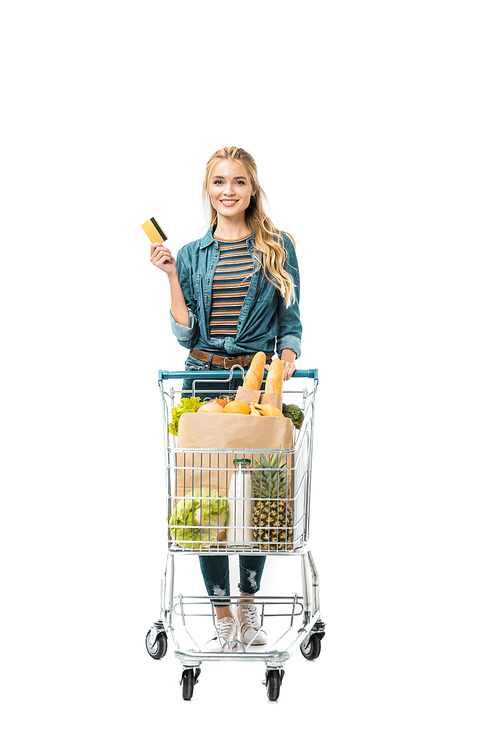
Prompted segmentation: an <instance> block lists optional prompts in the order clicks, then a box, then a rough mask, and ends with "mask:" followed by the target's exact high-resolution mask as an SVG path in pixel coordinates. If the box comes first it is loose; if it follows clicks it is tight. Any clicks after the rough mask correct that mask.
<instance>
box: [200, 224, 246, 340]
mask: <svg viewBox="0 0 500 749" xmlns="http://www.w3.org/2000/svg"><path fill="white" fill-rule="evenodd" d="M249 236H250V234H249V235H247V236H246V237H241V239H232V240H229V241H228V240H225V239H219V238H218V237H216V236H215V235H214V239H216V240H217V242H218V245H219V253H220V255H219V262H218V263H217V268H216V269H215V274H214V280H213V285H212V308H211V310H210V336H211V338H225V337H226V336H231V337H233V338H234V337H235V336H236V327H237V325H238V317H239V314H240V312H241V307H242V304H243V302H244V300H245V295H246V293H247V291H248V287H249V286H250V279H251V277H252V273H253V260H252V256H251V254H250V252H249V250H248V247H247V239H248V237H249Z"/></svg>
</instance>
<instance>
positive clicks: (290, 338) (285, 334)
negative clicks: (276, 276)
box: [277, 234, 302, 358]
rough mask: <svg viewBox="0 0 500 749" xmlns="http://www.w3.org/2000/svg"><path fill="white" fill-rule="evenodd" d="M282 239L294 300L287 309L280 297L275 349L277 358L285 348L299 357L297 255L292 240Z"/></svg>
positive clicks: (300, 324)
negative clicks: (293, 286) (292, 283)
mask: <svg viewBox="0 0 500 749" xmlns="http://www.w3.org/2000/svg"><path fill="white" fill-rule="evenodd" d="M282 236H283V238H284V243H285V249H286V251H287V255H288V258H287V261H286V263H285V270H286V271H287V272H288V273H289V274H290V275H291V277H292V280H293V282H294V284H295V298H294V300H293V301H292V302H291V304H290V306H289V307H287V306H286V303H285V300H284V299H283V297H282V296H281V295H280V301H279V310H278V313H279V315H278V336H277V349H278V356H281V352H282V351H283V349H285V348H289V349H291V350H292V351H294V352H295V355H296V357H297V358H298V357H299V356H300V353H301V350H302V347H301V339H302V323H301V321H300V311H299V303H300V276H299V265H298V262H297V254H296V252H295V247H294V244H293V242H292V240H291V239H290V238H289V237H288V235H287V234H283V235H282Z"/></svg>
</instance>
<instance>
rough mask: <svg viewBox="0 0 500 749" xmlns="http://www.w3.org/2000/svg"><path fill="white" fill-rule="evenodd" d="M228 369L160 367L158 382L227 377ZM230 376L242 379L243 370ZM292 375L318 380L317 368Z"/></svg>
mask: <svg viewBox="0 0 500 749" xmlns="http://www.w3.org/2000/svg"><path fill="white" fill-rule="evenodd" d="M229 372H230V370H229V369H208V370H201V371H198V372H193V371H191V372H171V371H169V370H166V369H160V371H159V372H158V382H162V380H184V379H193V380H210V379H213V377H214V375H225V376H226V377H229ZM231 376H232V377H241V378H242V379H243V372H242V371H241V370H240V369H239V368H238V369H236V368H235V369H234V370H233V372H232V375H231ZM266 377H267V370H265V371H264V379H265V378H266ZM292 377H296V378H310V379H314V380H316V381H317V380H318V370H317V369H296V370H295V372H294V373H293V375H292Z"/></svg>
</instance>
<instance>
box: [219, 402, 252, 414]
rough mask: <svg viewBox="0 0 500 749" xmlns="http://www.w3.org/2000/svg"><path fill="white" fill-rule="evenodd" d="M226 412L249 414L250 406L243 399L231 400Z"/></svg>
mask: <svg viewBox="0 0 500 749" xmlns="http://www.w3.org/2000/svg"><path fill="white" fill-rule="evenodd" d="M224 413H225V414H249V413H250V406H249V405H248V403H243V401H229V403H228V404H227V406H226V407H225V409H224Z"/></svg>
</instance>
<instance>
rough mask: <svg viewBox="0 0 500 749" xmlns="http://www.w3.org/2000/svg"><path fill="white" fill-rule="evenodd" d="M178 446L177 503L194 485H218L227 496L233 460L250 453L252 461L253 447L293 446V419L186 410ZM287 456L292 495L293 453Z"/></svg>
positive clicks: (274, 448)
mask: <svg viewBox="0 0 500 749" xmlns="http://www.w3.org/2000/svg"><path fill="white" fill-rule="evenodd" d="M177 448H178V449H179V450H180V451H179V452H177V453H176V466H177V470H176V476H175V498H174V503H175V502H176V501H178V500H179V499H181V498H182V497H184V496H185V495H186V494H187V493H188V492H190V491H192V490H193V489H202V488H207V489H215V490H216V491H217V492H218V494H219V495H221V496H223V497H226V496H227V495H228V490H229V483H230V481H231V476H232V474H233V472H234V465H233V460H234V459H235V458H242V457H247V458H250V460H252V462H253V455H252V450H261V449H262V450H265V449H269V450H277V449H282V450H288V449H292V448H293V423H292V421H291V419H287V418H282V417H279V416H277V417H272V416H251V415H246V414H222V413H221V414H216V413H184V414H182V416H181V418H180V420H179V434H178V440H177ZM190 450H192V451H196V450H210V452H207V453H199V452H190ZM224 450H232V451H236V453H235V452H230V453H226V452H224ZM286 457H287V462H286V469H287V481H288V482H289V484H290V491H289V495H290V496H293V488H292V486H293V470H292V466H293V454H288V455H287V456H286ZM250 465H252V464H250Z"/></svg>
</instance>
